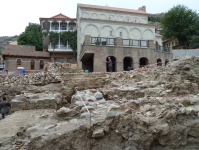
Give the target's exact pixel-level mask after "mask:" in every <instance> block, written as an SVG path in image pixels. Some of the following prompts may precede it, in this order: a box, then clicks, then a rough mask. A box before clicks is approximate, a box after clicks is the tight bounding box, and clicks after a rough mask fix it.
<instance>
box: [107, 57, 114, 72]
mask: <svg viewBox="0 0 199 150" xmlns="http://www.w3.org/2000/svg"><path fill="white" fill-rule="evenodd" d="M106 62H107V63H108V69H109V72H112V65H113V64H112V61H111V58H110V57H108V61H106Z"/></svg>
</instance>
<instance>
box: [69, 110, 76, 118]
mask: <svg viewBox="0 0 199 150" xmlns="http://www.w3.org/2000/svg"><path fill="white" fill-rule="evenodd" d="M76 114H78V112H77V111H75V110H71V111H70V112H69V116H70V117H73V116H75V115H76Z"/></svg>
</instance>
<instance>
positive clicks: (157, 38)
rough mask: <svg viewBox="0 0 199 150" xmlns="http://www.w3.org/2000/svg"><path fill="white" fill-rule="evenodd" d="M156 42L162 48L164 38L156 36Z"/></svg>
mask: <svg viewBox="0 0 199 150" xmlns="http://www.w3.org/2000/svg"><path fill="white" fill-rule="evenodd" d="M156 41H157V42H158V45H160V46H162V37H160V36H156Z"/></svg>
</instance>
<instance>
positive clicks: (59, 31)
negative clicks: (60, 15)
mask: <svg viewBox="0 0 199 150" xmlns="http://www.w3.org/2000/svg"><path fill="white" fill-rule="evenodd" d="M57 22H59V32H60V29H61V27H60V22H61V21H57Z"/></svg>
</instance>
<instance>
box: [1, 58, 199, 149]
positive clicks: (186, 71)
mask: <svg viewBox="0 0 199 150" xmlns="http://www.w3.org/2000/svg"><path fill="white" fill-rule="evenodd" d="M64 69H65V72H71V73H72V72H73V73H74V72H76V71H77V72H78V71H80V72H81V70H78V69H71V68H70V67H68V66H66V67H63V66H62V65H61V64H59V63H55V64H50V65H49V66H48V67H47V71H49V72H59V73H64ZM198 69H199V58H198V57H187V58H184V59H180V60H178V61H174V62H171V63H169V64H168V65H167V67H152V68H144V69H139V70H134V71H130V72H127V71H124V72H118V73H114V74H110V73H107V74H95V75H94V74H89V75H87V74H77V75H69V74H68V75H61V74H60V75H54V74H51V75H47V76H46V78H44V75H30V76H19V77H16V78H15V77H14V78H13V77H10V76H0V83H1V85H2V86H1V87H0V90H2V91H1V93H2V95H3V96H6V97H7V98H8V99H9V101H10V102H11V105H12V106H13V108H12V109H11V110H12V112H11V113H12V114H11V115H9V116H8V117H7V118H6V119H4V120H1V121H0V126H1V127H2V128H0V135H1V136H0V141H1V142H0V145H1V147H0V149H12V148H18V149H20V148H24V149H30V150H31V149H37V150H49V149H85V150H86V149H89V148H90V140H91V146H92V149H99V150H100V149H103V150H104V149H110V150H117V149H118V150H120V149H122V150H131V149H133V150H134V149H135V150H136V149H137V150H139V149H140V150H141V149H151V150H159V149H163V150H167V149H173V150H180V149H199V144H198V141H199V136H198V135H199V132H198V124H199V117H198V114H199V90H198V85H199V75H198V73H197V72H198V71H196V70H198ZM62 71H63V72H62ZM38 76H40V77H38ZM44 79H45V82H43V81H44ZM36 82H37V83H42V84H38V85H35V84H34V83H36ZM22 83H24V84H32V85H31V86H30V85H21V84H22ZM44 83H45V84H44ZM17 84H19V86H18V88H16V87H17ZM9 93H10V94H9ZM27 115H28V116H27ZM21 116H22V117H21ZM23 116H24V117H23ZM90 125H91V126H90ZM10 129H13V130H10ZM90 130H91V132H90ZM3 135H6V136H3ZM90 136H91V139H90Z"/></svg>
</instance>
